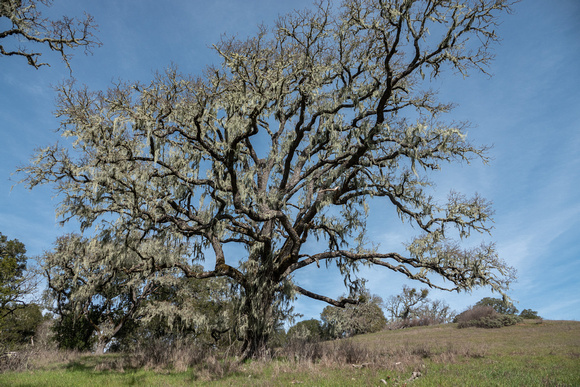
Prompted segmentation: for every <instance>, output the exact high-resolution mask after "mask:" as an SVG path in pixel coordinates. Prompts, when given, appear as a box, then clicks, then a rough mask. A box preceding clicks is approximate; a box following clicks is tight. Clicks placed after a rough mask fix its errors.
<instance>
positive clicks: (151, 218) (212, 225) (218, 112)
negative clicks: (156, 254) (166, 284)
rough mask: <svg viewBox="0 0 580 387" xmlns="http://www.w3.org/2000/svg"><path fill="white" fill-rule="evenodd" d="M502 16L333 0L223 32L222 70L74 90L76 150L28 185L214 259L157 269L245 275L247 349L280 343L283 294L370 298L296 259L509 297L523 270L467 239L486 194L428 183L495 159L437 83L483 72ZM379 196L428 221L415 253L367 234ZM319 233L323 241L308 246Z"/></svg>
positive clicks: (71, 128) (95, 216) (499, 1)
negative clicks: (314, 276) (311, 277)
mask: <svg viewBox="0 0 580 387" xmlns="http://www.w3.org/2000/svg"><path fill="white" fill-rule="evenodd" d="M506 10H509V4H508V2H507V1H503V0H434V1H418V0H410V1H409V0H405V1H402V0H389V1H387V0H385V1H379V0H350V1H345V2H343V3H342V5H341V6H340V7H339V8H332V7H331V6H330V5H329V4H327V3H324V2H322V3H319V4H318V5H317V6H315V7H314V10H312V11H301V12H295V13H293V14H289V15H287V16H283V17H281V18H279V20H278V21H277V23H276V24H275V26H274V28H273V29H271V30H268V29H266V28H262V29H261V30H260V32H259V33H258V34H257V36H255V37H251V38H249V39H247V40H243V41H242V40H237V39H235V38H233V39H226V38H225V39H223V40H222V41H221V42H219V43H218V44H216V45H215V49H216V51H217V53H218V54H219V55H220V57H221V60H222V66H221V67H210V68H208V69H207V70H206V71H205V72H204V75H203V77H197V78H196V77H184V76H182V75H180V74H178V73H177V71H174V70H169V71H168V72H167V73H166V74H164V75H163V74H162V75H158V76H157V77H156V78H155V80H154V81H153V82H151V84H150V85H148V86H147V85H143V84H138V83H126V84H125V83H119V84H117V85H114V86H113V87H112V88H111V89H110V90H109V91H107V92H91V91H89V90H87V89H86V88H76V87H75V86H74V85H72V84H65V85H63V86H62V87H61V89H60V99H59V102H58V111H57V115H58V116H59V117H62V120H63V121H62V133H63V135H64V136H65V137H68V138H71V139H73V140H74V142H73V144H72V145H71V147H72V148H71V149H72V150H70V149H69V148H68V147H61V146H59V145H55V146H51V147H47V148H44V149H42V150H40V151H39V152H38V153H37V155H36V157H35V159H34V160H33V161H32V163H31V165H30V166H28V167H25V168H23V169H22V170H23V171H25V172H26V173H27V177H26V178H25V180H26V181H27V182H28V185H29V186H30V187H34V186H36V185H38V184H42V183H54V184H55V187H56V189H57V191H58V192H59V193H60V194H61V195H62V196H61V197H62V198H63V200H62V203H61V206H60V209H59V214H60V215H62V216H63V217H64V219H70V218H76V219H77V220H79V221H80V223H81V225H82V227H84V228H87V227H90V226H91V225H95V224H96V222H102V223H108V226H107V225H105V226H102V227H111V228H112V229H113V231H114V232H116V233H118V234H119V235H126V234H130V233H141V234H142V236H143V237H146V236H148V235H155V236H156V238H164V239H166V240H167V241H168V242H167V243H176V241H180V242H182V243H188V244H189V245H190V246H192V248H193V249H194V250H196V251H203V252H204V253H205V256H206V258H207V259H212V260H214V261H215V262H214V264H212V265H210V268H209V269H207V270H199V269H198V266H196V263H194V262H191V261H190V262H182V261H179V262H177V261H171V262H168V261H165V260H164V259H163V258H159V259H156V260H155V265H156V266H155V267H156V268H159V269H162V268H167V267H174V268H177V269H179V270H181V271H182V273H183V274H184V275H185V276H187V277H192V278H199V279H204V278H211V277H222V276H224V277H229V278H230V279H231V280H232V281H233V282H235V283H236V284H238V286H239V291H240V297H241V306H240V308H239V314H240V321H241V325H240V334H241V335H242V337H243V338H244V346H243V347H242V348H243V351H244V353H245V356H253V355H254V354H256V353H257V352H258V351H260V349H261V348H263V347H264V346H265V345H266V343H267V341H268V338H269V335H270V333H271V332H272V330H273V329H274V326H275V325H276V321H277V318H276V317H275V314H276V312H275V311H276V310H283V309H284V308H280V307H277V306H283V305H285V303H287V302H289V301H290V300H291V299H292V298H293V297H295V296H296V295H297V294H300V295H304V296H307V297H310V298H313V299H317V300H321V301H324V302H327V303H329V304H330V305H333V306H337V307H344V306H345V305H347V304H353V303H356V302H357V301H356V300H354V299H352V298H343V299H341V300H335V299H333V298H331V297H327V296H325V295H321V294H317V293H314V292H312V291H310V290H308V289H304V288H303V287H301V286H300V285H299V284H297V283H294V281H293V277H292V275H293V273H294V272H295V271H297V270H300V269H303V268H305V267H307V266H309V265H314V264H316V265H319V264H320V263H321V262H322V263H326V264H327V265H331V264H336V265H337V266H338V267H339V269H340V272H341V273H342V275H343V276H344V279H345V284H346V286H347V287H352V288H356V286H355V285H356V280H357V278H356V277H355V276H354V275H353V274H354V272H355V271H356V269H357V267H358V266H359V265H368V266H375V267H383V268H386V269H390V270H393V271H396V272H399V273H401V274H402V275H404V276H406V277H408V278H410V279H412V280H417V281H420V282H422V283H424V284H427V285H429V286H431V287H435V288H440V289H446V290H457V291H459V290H464V289H472V288H473V287H477V286H488V287H490V288H491V289H493V290H495V291H500V292H504V291H505V290H506V289H507V287H508V284H509V283H510V281H511V280H512V279H513V278H514V271H513V269H512V268H510V267H509V266H507V265H506V264H505V263H504V262H503V261H502V260H501V259H500V258H498V256H497V253H496V251H495V247H494V245H493V244H491V243H490V244H482V245H481V246H479V247H477V248H474V249H462V248H461V247H460V244H459V241H458V240H459V239H461V238H465V237H468V236H469V235H470V234H471V233H472V232H488V231H489V229H490V228H489V226H488V222H489V220H490V218H491V215H492V210H491V207H490V204H489V202H487V201H486V200H484V199H482V198H481V197H480V196H477V195H476V196H474V197H472V198H468V197H465V196H463V195H461V194H459V193H455V192H452V193H451V194H450V195H449V197H448V201H447V202H446V203H438V202H437V201H436V200H434V199H433V196H432V195H431V189H432V183H431V182H430V180H429V177H430V175H431V174H432V173H434V172H435V171H437V170H439V169H441V168H442V167H443V165H445V164H447V163H450V162H457V161H459V162H461V161H470V160H472V159H475V158H481V159H483V160H486V158H485V151H486V147H485V146H482V147H477V146H474V145H472V144H470V143H469V142H468V141H467V139H466V134H465V131H466V128H467V124H465V123H453V122H451V123H446V122H444V121H443V117H442V116H443V115H444V114H445V113H448V112H449V111H450V110H451V108H452V105H451V104H447V103H440V102H438V101H437V100H436V95H435V93H434V92H433V91H431V90H430V89H429V85H428V82H429V80H430V79H434V78H437V77H438V76H439V75H440V74H441V72H442V70H443V69H444V68H451V69H452V70H453V71H455V72H458V73H461V74H463V75H467V74H468V73H469V72H470V70H472V69H475V70H482V71H485V67H486V66H487V64H488V63H489V61H490V59H491V54H490V51H489V48H490V45H491V44H492V43H493V42H495V41H496V40H497V36H496V35H495V32H494V26H495V20H496V16H497V15H498V13H500V12H502V11H506ZM71 152H72V153H71ZM371 198H374V199H375V200H379V199H383V200H384V201H383V202H382V203H387V204H390V205H392V206H393V208H394V209H395V210H396V211H397V213H398V214H399V216H400V217H401V220H403V221H409V222H411V223H413V224H415V225H416V226H417V227H418V229H419V230H421V233H420V234H419V235H418V236H417V237H416V238H415V239H414V240H413V241H412V242H410V243H409V244H408V245H407V252H406V253H400V252H394V251H391V252H389V251H388V250H387V251H386V252H379V251H378V250H377V249H376V248H374V247H373V246H372V245H370V244H369V243H367V241H366V239H365V230H366V224H365V220H366V210H367V208H368V201H369V200H371ZM111 219H113V220H111ZM312 238H319V239H321V240H323V241H326V242H327V247H325V248H323V249H321V250H320V251H318V252H315V253H310V254H308V253H305V252H304V251H303V246H304V244H305V243H307V242H308V241H310V240H311V239H312ZM433 276H436V277H442V278H443V279H445V280H446V281H447V282H445V283H446V284H447V286H442V285H440V284H441V282H439V281H437V282H435V281H432V278H433Z"/></svg>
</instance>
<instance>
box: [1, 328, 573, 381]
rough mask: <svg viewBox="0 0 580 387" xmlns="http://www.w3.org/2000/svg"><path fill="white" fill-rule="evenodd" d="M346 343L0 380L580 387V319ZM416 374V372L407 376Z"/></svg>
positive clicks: (60, 366) (65, 366)
mask: <svg viewBox="0 0 580 387" xmlns="http://www.w3.org/2000/svg"><path fill="white" fill-rule="evenodd" d="M351 342H352V345H350V344H349V342H347V341H341V342H338V343H337V342H334V343H324V344H323V345H324V346H325V347H326V352H325V355H323V356H322V357H321V358H319V359H318V360H316V361H314V362H312V361H310V360H305V359H302V360H301V359H298V360H292V361H289V360H287V359H284V358H278V359H277V360H271V361H252V362H247V363H243V364H233V363H232V361H231V359H230V360H227V361H225V362H224V361H223V360H216V359H211V361H209V360H208V362H206V363H204V364H201V365H199V366H196V367H192V368H189V369H187V370H186V371H184V372H177V371H169V370H152V369H149V370H147V369H143V368H139V369H131V368H129V367H126V366H123V364H127V363H124V357H126V355H118V354H116V355H106V356H103V357H96V356H80V355H78V356H76V357H74V358H72V359H67V360H65V361H62V360H60V361H54V362H48V363H46V362H45V363H42V364H41V365H37V366H36V369H34V370H32V371H30V370H28V371H24V372H6V373H4V374H0V385H1V386H5V385H6V386H131V385H135V386H185V385H192V384H195V385H198V384H199V385H218V386H230V385H236V386H263V385H266V386H277V385H281V386H284V385H301V386H311V385H312V386H353V385H356V386H367V385H368V386H381V385H383V386H384V385H385V383H386V385H389V386H403V385H408V386H409V385H413V386H580V322H575V321H544V322H542V323H537V322H536V321H533V320H527V321H525V322H524V323H522V324H518V325H515V326H510V327H504V328H501V329H481V328H465V329H457V328H456V326H455V325H454V324H450V325H441V326H434V327H417V328H410V329H405V330H397V331H384V332H379V333H375V334H370V335H361V336H357V337H354V338H352V339H351ZM343 355H344V356H347V355H348V356H351V357H352V359H355V361H354V362H352V361H347V360H346V359H345V358H344V356H343ZM228 366H229V368H228ZM32 368H34V367H32ZM413 372H415V373H420V376H419V377H416V378H414V379H412V380H411V376H412V374H413ZM383 381H384V382H383Z"/></svg>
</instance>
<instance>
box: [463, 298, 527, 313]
mask: <svg viewBox="0 0 580 387" xmlns="http://www.w3.org/2000/svg"><path fill="white" fill-rule="evenodd" d="M474 306H491V307H492V308H493V309H494V310H495V311H496V312H497V313H499V314H516V313H518V309H517V308H516V307H515V306H514V304H513V303H512V302H510V301H509V300H508V299H502V298H492V297H484V298H482V299H481V300H479V301H477V302H476V303H475V305H474Z"/></svg>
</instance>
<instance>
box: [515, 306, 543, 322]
mask: <svg viewBox="0 0 580 387" xmlns="http://www.w3.org/2000/svg"><path fill="white" fill-rule="evenodd" d="M520 317H521V318H526V319H534V320H535V319H541V317H540V316H538V312H537V311H535V310H532V309H524V310H522V312H521V313H520Z"/></svg>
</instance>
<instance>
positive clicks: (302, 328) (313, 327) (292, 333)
mask: <svg viewBox="0 0 580 387" xmlns="http://www.w3.org/2000/svg"><path fill="white" fill-rule="evenodd" d="M286 337H287V339H288V340H305V341H307V342H315V341H319V340H321V339H322V337H323V328H322V323H321V322H320V320H317V319H315V318H313V319H310V320H303V321H299V322H297V323H296V324H294V325H292V326H291V327H290V329H288V334H287V336H286Z"/></svg>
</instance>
